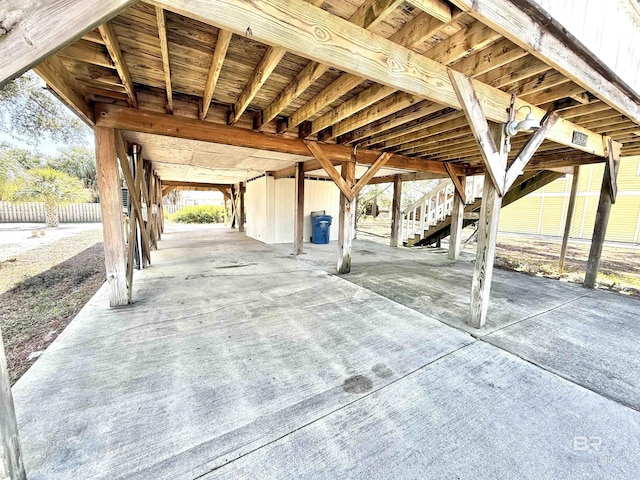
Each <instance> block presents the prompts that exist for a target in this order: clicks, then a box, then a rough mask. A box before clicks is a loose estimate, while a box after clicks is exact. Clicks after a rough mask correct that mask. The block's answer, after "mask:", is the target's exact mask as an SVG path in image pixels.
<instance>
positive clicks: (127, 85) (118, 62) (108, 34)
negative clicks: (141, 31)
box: [98, 22, 138, 108]
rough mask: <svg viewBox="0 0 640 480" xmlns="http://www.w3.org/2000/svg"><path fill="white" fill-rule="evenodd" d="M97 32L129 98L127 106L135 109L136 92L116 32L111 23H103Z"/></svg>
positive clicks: (136, 105) (136, 104)
mask: <svg viewBox="0 0 640 480" xmlns="http://www.w3.org/2000/svg"><path fill="white" fill-rule="evenodd" d="M98 30H99V31H100V35H102V39H103V40H104V44H105V46H106V47H107V51H108V52H109V56H110V57H111V60H112V61H113V64H114V65H115V67H116V71H117V72H118V76H119V77H120V80H121V81H122V85H123V86H124V89H125V90H126V92H127V97H129V100H128V101H129V105H131V106H132V107H136V108H137V107H138V100H137V99H136V92H135V90H134V89H133V81H132V80H131V75H130V74H129V68H128V67H127V63H126V62H125V60H124V56H123V55H122V50H121V49H120V42H119V41H118V37H117V36H116V32H115V31H114V30H113V26H112V25H111V22H105V23H103V24H102V25H100V26H99V27H98Z"/></svg>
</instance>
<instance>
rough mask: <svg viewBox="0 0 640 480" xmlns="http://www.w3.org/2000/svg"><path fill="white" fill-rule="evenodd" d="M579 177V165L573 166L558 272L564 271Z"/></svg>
mask: <svg viewBox="0 0 640 480" xmlns="http://www.w3.org/2000/svg"><path fill="white" fill-rule="evenodd" d="M579 177H580V166H579V165H577V166H575V167H573V181H572V182H571V194H570V196H569V206H568V207H567V218H566V219H565V221H564V234H563V235H562V247H561V248H560V262H559V264H558V270H560V273H562V272H563V271H564V260H565V257H566V255H567V245H568V243H569V234H570V233H571V220H572V218H573V210H574V209H575V206H576V196H577V194H578V180H579Z"/></svg>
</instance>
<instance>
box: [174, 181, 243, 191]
mask: <svg viewBox="0 0 640 480" xmlns="http://www.w3.org/2000/svg"><path fill="white" fill-rule="evenodd" d="M162 186H163V187H185V188H187V187H192V188H206V189H210V190H218V189H220V188H231V184H230V183H229V184H226V183H207V182H183V181H180V180H163V181H162Z"/></svg>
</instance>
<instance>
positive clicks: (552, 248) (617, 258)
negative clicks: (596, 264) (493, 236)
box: [496, 234, 640, 297]
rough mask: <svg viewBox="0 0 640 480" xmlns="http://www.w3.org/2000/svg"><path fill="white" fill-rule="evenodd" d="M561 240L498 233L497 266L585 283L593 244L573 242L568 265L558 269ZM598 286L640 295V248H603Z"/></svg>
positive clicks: (567, 258) (570, 244) (569, 251)
mask: <svg viewBox="0 0 640 480" xmlns="http://www.w3.org/2000/svg"><path fill="white" fill-rule="evenodd" d="M560 246H561V241H560V240H559V239H558V240H555V239H546V238H544V239H542V238H531V237H523V236H519V235H518V236H515V235H506V234H500V235H498V246H497V249H496V266H497V267H499V268H505V269H508V270H516V271H518V272H524V273H528V274H532V275H540V276H545V277H549V278H555V279H560V280H564V281H569V282H575V283H582V282H583V280H584V274H585V269H586V266H587V258H588V257H589V249H590V248H591V245H590V244H589V243H588V242H569V245H568V246H567V256H566V260H565V268H564V271H563V272H562V273H560V271H559V269H558V261H559V258H560ZM598 288H605V289H609V290H615V291H618V292H620V293H622V294H626V295H634V296H639V297H640V248H627V247H624V246H612V245H605V246H604V247H603V249H602V257H601V260H600V270H599V273H598Z"/></svg>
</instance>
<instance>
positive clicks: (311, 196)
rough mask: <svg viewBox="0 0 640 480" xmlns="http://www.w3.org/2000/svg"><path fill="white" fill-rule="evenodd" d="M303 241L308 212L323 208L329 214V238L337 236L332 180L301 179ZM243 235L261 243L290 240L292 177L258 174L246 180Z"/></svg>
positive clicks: (308, 228) (307, 234)
mask: <svg viewBox="0 0 640 480" xmlns="http://www.w3.org/2000/svg"><path fill="white" fill-rule="evenodd" d="M304 185H305V189H304V190H305V192H304V193H305V195H304V232H303V238H304V241H305V242H309V240H310V237H311V212H312V211H317V210H325V211H326V213H327V215H331V216H332V217H333V222H332V225H331V236H330V240H331V241H334V240H337V239H338V215H339V212H340V191H339V190H338V187H336V186H335V184H334V183H333V182H329V181H323V180H311V179H305V183H304ZM245 195H246V197H245V203H246V208H247V221H246V226H245V228H246V233H247V236H249V237H251V238H255V239H256V240H260V241H261V242H265V243H293V222H294V209H295V180H294V179H293V178H281V179H278V180H275V179H274V178H273V177H261V178H258V179H257V180H253V181H251V182H248V183H247V191H246V194H245Z"/></svg>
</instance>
